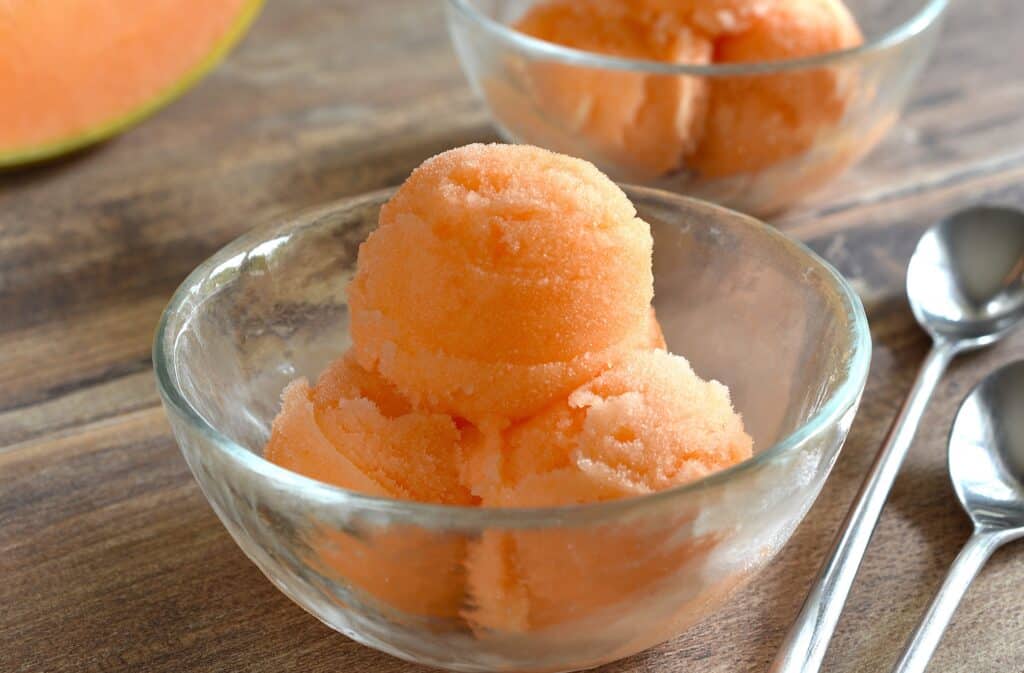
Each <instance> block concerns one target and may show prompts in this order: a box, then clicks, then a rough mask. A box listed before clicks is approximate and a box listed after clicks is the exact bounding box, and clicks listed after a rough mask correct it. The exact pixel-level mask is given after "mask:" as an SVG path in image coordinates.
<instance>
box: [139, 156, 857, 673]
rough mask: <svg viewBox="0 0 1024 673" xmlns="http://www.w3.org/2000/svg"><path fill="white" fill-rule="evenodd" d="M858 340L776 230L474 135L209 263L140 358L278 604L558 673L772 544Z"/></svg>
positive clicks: (376, 643)
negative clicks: (396, 182) (390, 183)
mask: <svg viewBox="0 0 1024 673" xmlns="http://www.w3.org/2000/svg"><path fill="white" fill-rule="evenodd" d="M652 264H653V266H652ZM652 300H653V305H652ZM869 350H870V346H869V340H868V337H867V329H866V324H865V320H864V315H863V311H862V309H861V306H860V303H859V302H858V300H857V299H856V297H855V295H854V294H853V293H852V292H851V291H850V289H849V287H848V286H847V285H846V283H845V282H844V281H843V280H842V279H841V277H839V276H838V275H837V274H836V273H835V272H834V271H833V270H832V269H831V268H830V267H828V266H827V265H826V264H825V263H824V262H822V261H821V260H819V259H818V258H817V257H815V256H814V255H813V253H811V252H809V251H808V250H806V249H805V248H803V247H801V246H800V245H799V244H796V243H794V242H792V241H789V240H788V239H786V238H785V237H783V236H781V235H779V234H776V233H774V232H773V231H772V230H771V229H770V228H768V227H766V226H764V225H762V224H760V223H758V222H756V221H754V220H751V219H748V218H746V217H744V216H741V215H738V214H736V213H732V212H730V211H726V210H722V209H719V208H716V207H714V206H709V205H706V204H702V203H700V202H697V201H691V200H687V199H684V198H682V197H677V196H672V195H669V194H666V193H662V192H657V191H651V190H645V189H640V188H629V189H627V190H625V191H624V190H623V189H622V188H620V187H618V186H617V185H615V184H614V183H613V182H611V181H610V180H609V179H608V178H607V177H605V176H604V175H603V174H602V173H601V172H600V171H598V170H597V169H596V168H595V167H594V166H593V165H591V164H589V163H587V162H585V161H581V160H579V159H573V158H570V157H567V156H564V155H559V154H555V153H553V152H549V151H546V150H541V149H538V148H535V147H530V146H510V145H470V146H467V147H463V148H459V149H456V150H452V151H449V152H445V153H443V154H441V155H438V156H436V157H434V158H432V159H429V160H427V161H426V162H424V164H423V165H422V166H420V167H419V168H418V169H416V170H415V171H413V173H412V175H411V176H410V177H409V179H408V180H407V181H406V182H405V184H403V185H402V186H401V187H400V188H399V189H398V190H397V191H394V192H392V191H386V192H378V193H373V194H369V195H366V196H365V197H359V198H355V199H349V200H346V201H343V202H340V203H337V204H333V205H331V206H328V207H325V208H322V209H319V210H317V211H313V212H310V213H307V214H305V215H302V216H299V217H298V218H296V219H295V220H293V221H290V222H287V223H285V224H282V225H278V226H275V227H270V228H266V229H262V230H258V231H254V232H253V233H251V234H249V235H247V236H245V237H243V238H242V239H239V240H238V241H236V242H235V243H233V244H231V245H229V246H228V247H227V248H225V249H224V250H222V251H221V252H220V253H218V254H217V255H215V256H214V257H213V258H212V259H211V260H209V261H207V262H206V263H204V264H203V265H202V266H200V268H199V269H197V270H196V271H195V272H194V273H193V274H192V276H190V277H189V279H188V280H186V282H185V284H184V285H183V286H182V288H181V289H180V290H179V291H178V293H177V294H176V295H175V298H174V299H173V300H172V303H171V305H170V306H169V307H168V310H167V311H166V312H165V315H164V317H163V320H162V322H161V326H160V328H159V330H158V334H157V341H156V344H155V347H154V357H155V361H156V365H157V370H158V379H159V382H160V389H161V392H162V394H163V397H164V400H165V404H166V407H167V410H168V414H169V417H170V419H171V422H172V426H173V427H174V429H175V434H176V436H177V438H178V440H179V443H180V445H181V447H182V451H183V453H184V454H185V457H186V459H187V460H188V463H189V466H190V467H191V469H192V471H193V473H194V474H195V476H196V478H197V480H198V481H199V483H200V485H201V486H202V487H203V492H204V493H205V494H206V495H207V497H208V498H209V500H210V502H211V504H212V505H213V506H214V509H215V510H216V511H217V513H218V514H219V515H220V517H221V519H222V520H223V521H224V523H225V526H226V527H227V528H228V530H229V531H230V532H231V534H232V535H233V536H234V537H235V539H236V541H238V543H239V545H240V546H241V547H242V549H243V550H244V551H245V552H246V554H248V555H249V557H250V558H251V559H252V560H253V561H254V562H255V563H256V564H257V565H258V566H259V567H260V568H261V569H262V570H263V572H264V573H265V574H266V575H267V576H268V577H269V578H270V579H271V580H272V581H273V582H274V583H275V584H276V585H277V586H278V587H279V588H280V589H281V590H282V591H284V592H285V593H286V594H287V595H288V596H290V597H291V598H292V599H293V600H295V601H296V602H298V603H299V604H300V605H302V606H303V607H304V608H305V609H307V610H308V611H310V612H312V613H313V614H314V615H316V616H317V617H318V618H320V619H321V620H322V621H324V622H325V623H327V624H328V625H330V626H332V627H333V628H335V629H337V630H339V631H341V632H342V633H344V634H346V635H348V636H350V637H352V638H354V639H356V640H358V641H360V642H362V643H365V644H367V645H369V646H371V647H376V648H378V649H381V650H384V651H386V652H389V653H391V654H394V655H396V656H399V657H403V658H406V659H409V660H412V661H417V662H419V663H424V664H428V665H433V666H439V667H442V668H450V669H452V670H459V671H566V670H576V669H580V668H586V667H591V666H595V665H598V664H601V663H604V662H607V661H611V660H613V659H617V658H620V657H623V656H627V655H629V654H632V653H634V652H637V651H639V650H642V649H644V648H646V647H649V646H651V645H653V644H655V643H658V642H661V641H663V640H666V639H668V638H671V637H673V636H675V635H677V634H678V633H680V632H682V631H683V630H685V629H686V628H687V627H689V626H690V625H692V624H694V623H695V622H697V621H698V620H700V619H701V618H703V617H704V616H706V615H708V614H710V613H711V612H712V611H713V610H714V609H715V608H716V607H717V606H718V605H719V604H720V603H721V602H722V601H724V600H725V599H726V597H728V596H729V595H730V594H731V593H733V591H734V589H736V588H737V587H739V586H740V585H742V584H744V583H746V582H747V581H748V580H749V579H750V578H751V577H753V576H754V575H755V574H756V572H757V571H758V570H759V569H760V568H761V567H763V566H764V565H765V564H766V563H767V562H768V561H769V560H770V559H771V558H772V557H773V556H774V555H775V554H776V553H777V552H778V550H779V549H780V548H781V546H782V545H783V544H784V543H785V541H786V539H787V538H788V537H789V535H790V534H791V532H792V531H793V529H794V528H795V526H796V525H797V523H798V522H799V521H800V519H801V518H802V516H803V514H804V513H805V512H806V511H807V509H808V508H809V506H810V505H811V503H812V502H813V500H814V498H815V496H816V495H817V493H818V491H819V489H820V487H821V484H822V482H823V481H824V479H825V477H826V476H827V474H828V471H829V469H830V468H831V465H832V462H833V461H834V459H835V456H836V454H837V452H838V450H839V447H840V446H841V444H842V441H843V440H844V439H845V436H846V432H847V430H848V427H849V423H850V421H851V420H852V417H853V414H854V413H855V410H856V406H857V403H858V401H859V396H860V393H861V390H862V389H863V385H864V380H865V377H866V373H867V364H868V359H869V357H870V355H869ZM676 353H678V354H676ZM684 356H685V357H684ZM282 390H283V394H282Z"/></svg>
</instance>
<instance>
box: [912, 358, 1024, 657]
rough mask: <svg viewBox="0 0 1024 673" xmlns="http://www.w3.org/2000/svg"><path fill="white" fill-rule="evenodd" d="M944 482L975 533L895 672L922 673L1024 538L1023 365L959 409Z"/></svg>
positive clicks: (1008, 369) (993, 379)
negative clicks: (1003, 554)
mask: <svg viewBox="0 0 1024 673" xmlns="http://www.w3.org/2000/svg"><path fill="white" fill-rule="evenodd" d="M949 476H950V478H951V479H952V480H953V488H954V489H955V490H956V496H957V497H958V498H959V499H960V504H961V505H963V507H964V509H965V510H967V514H968V516H970V517H971V521H973V522H974V534H973V535H972V536H971V538H970V539H969V540H968V541H967V544H966V545H964V548H963V550H962V551H961V552H960V555H959V556H957V557H956V560H955V561H954V562H953V567H952V568H950V569H949V574H948V575H946V580H945V582H943V583H942V588H941V589H939V593H938V594H936V596H935V598H934V599H933V600H932V604H931V606H929V608H928V612H926V613H925V615H924V617H923V618H922V619H921V623H920V624H919V625H918V627H917V631H916V632H914V635H913V636H912V637H911V638H910V640H908V641H907V647H906V650H904V652H903V656H902V657H900V660H899V661H898V662H897V663H896V667H895V668H893V669H892V670H893V673H923V671H924V670H925V667H927V666H928V660H929V659H931V658H932V653H934V652H935V648H936V647H937V646H938V644H939V640H940V639H941V638H942V633H943V632H944V631H945V630H946V626H947V625H948V624H949V620H950V618H951V617H952V616H953V612H954V611H956V606H957V605H959V603H960V599H961V598H962V597H963V595H964V593H965V592H966V591H967V587H968V585H970V583H971V580H973V579H974V577H975V576H976V575H977V574H978V571H979V570H981V567H982V566H983V565H984V564H985V561H987V560H988V558H989V556H991V555H992V552H994V551H995V550H996V549H998V548H999V547H1001V546H1002V545H1004V544H1006V543H1007V542H1009V541H1011V540H1016V539H1018V538H1021V537H1024V360H1018V361H1017V362H1014V363H1013V364H1010V365H1007V366H1005V367H1003V368H1002V369H999V370H998V371H996V372H995V373H993V374H990V375H989V376H988V378H986V379H985V380H984V381H982V382H981V383H980V384H978V386H976V387H975V388H974V390H972V391H971V394H970V395H968V396H967V399H965V400H964V401H963V404H961V405H960V410H959V411H958V412H957V414H956V420H955V421H954V422H953V430H952V431H951V432H950V434H949Z"/></svg>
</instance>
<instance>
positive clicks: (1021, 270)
mask: <svg viewBox="0 0 1024 673" xmlns="http://www.w3.org/2000/svg"><path fill="white" fill-rule="evenodd" d="M907 297H908V298H909V300H910V308H911V309H912V310H913V312H914V316H915V317H916V318H917V321H918V322H919V323H920V324H921V326H922V327H923V328H924V329H925V330H927V331H928V332H929V334H931V335H932V337H933V338H934V339H936V340H940V339H941V340H946V341H957V342H959V343H960V350H961V351H963V350H971V349H973V348H978V347H981V346H986V345H988V344H990V343H992V342H993V341H995V340H997V339H998V338H999V337H1000V336H1002V335H1003V334H1004V333H1005V332H1006V331H1008V330H1009V329H1010V328H1012V327H1013V326H1014V325H1016V324H1017V323H1018V322H1019V321H1020V320H1021V318H1022V317H1024V213H1022V212H1021V211H1018V210H1013V209H1009V208H999V207H992V206H976V207H973V208H967V209H965V210H961V211H959V212H957V213H954V214H953V215H950V216H949V217H947V218H946V219H944V220H942V221H940V222H939V223H938V224H936V225H935V226H933V227H931V228H930V229H929V230H928V231H927V232H926V233H925V235H924V236H922V237H921V240H920V241H919V242H918V244H917V249H916V250H915V251H914V255H913V257H912V258H911V260H910V265H909V267H908V268H907Z"/></svg>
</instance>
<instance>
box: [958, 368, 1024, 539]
mask: <svg viewBox="0 0 1024 673" xmlns="http://www.w3.org/2000/svg"><path fill="white" fill-rule="evenodd" d="M949 474H950V477H951V478H952V480H953V488H954V489H955V490H956V495H957V497H958V498H959V499H960V503H961V504H962V505H963V507H964V509H965V510H966V511H967V514H968V515H969V516H970V517H971V519H972V520H973V521H974V524H975V526H977V527H981V528H998V529H1007V528H1024V360H1019V361H1017V362H1014V363H1013V364H1010V365H1007V366H1006V367H1003V368H1002V369H1000V370H998V371H997V372H995V373H994V374H992V375H991V376H989V377H988V378H986V379H985V380H984V381H982V382H981V383H980V384H978V385H977V386H976V387H975V388H974V390H972V391H971V393H970V395H968V396H967V399H965V400H964V402H963V404H962V405H961V406H960V411H959V412H957V416H956V420H955V421H954V423H953V429H952V430H951V432H950V435H949Z"/></svg>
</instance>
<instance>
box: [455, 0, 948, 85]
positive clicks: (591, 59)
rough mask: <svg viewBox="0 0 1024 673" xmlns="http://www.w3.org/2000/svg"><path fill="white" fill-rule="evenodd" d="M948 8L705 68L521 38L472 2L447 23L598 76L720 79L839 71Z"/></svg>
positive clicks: (463, 2)
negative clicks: (768, 56)
mask: <svg viewBox="0 0 1024 673" xmlns="http://www.w3.org/2000/svg"><path fill="white" fill-rule="evenodd" d="M950 2H951V0H926V1H925V3H924V5H923V6H922V7H921V8H920V9H919V10H918V11H917V12H916V13H915V14H914V15H913V16H911V17H910V18H909V19H907V20H906V21H904V22H903V23H900V24H898V25H896V26H894V27H892V28H890V29H889V30H887V31H885V32H884V33H882V34H881V35H879V36H878V37H876V38H874V39H873V40H870V41H867V42H864V43H863V44H860V45H857V46H855V47H848V48H846V49H838V50H835V51H829V52H826V53H824V54H818V55H816V56H804V57H801V58H791V59H780V60H777V61H756V62H751V63H718V64H709V65H695V64H685V63H665V62H663V61H651V60H648V59H639V58H625V57H621V56H609V55H607V54H599V53H596V52H592V51H585V50H582V49H574V48H572V47H566V46H563V45H560V44H555V43H554V42H547V41H546V40H541V39H539V38H536V37H532V36H530V35H527V34H526V33H522V32H520V31H518V30H516V29H515V28H512V27H511V26H509V25H506V24H504V23H502V22H500V21H498V20H496V19H493V18H491V17H489V16H487V15H486V14H484V13H483V12H481V11H479V10H478V9H477V8H476V7H475V6H474V3H473V0H448V9H449V19H450V18H451V16H452V12H455V13H458V14H459V15H461V16H462V17H463V18H465V19H468V20H469V21H470V22H472V23H473V24H475V25H476V27H477V28H478V29H480V30H483V31H484V32H486V33H487V34H488V35H490V36H491V37H492V38H494V39H496V40H498V41H499V42H502V43H504V44H505V45H508V46H511V47H514V48H516V49H518V50H520V51H523V52H526V53H528V54H530V55H531V56H534V57H540V58H545V59H548V60H552V61H558V62H561V63H565V64H568V65H576V66H584V67H591V68H600V69H602V70H627V71H631V72H644V73H651V74H659V75H699V76H702V77H722V76H736V75H756V74H764V73H773V72H784V71H790V70H802V69H806V68H818V67H822V66H831V65H839V64H843V63H846V62H848V61H853V60H856V59H859V58H861V57H863V56H867V55H869V54H874V53H876V52H882V51H886V50H888V49H892V48H895V47H898V46H900V45H902V44H903V43H905V42H907V41H909V40H911V39H913V38H914V37H916V36H917V35H920V34H921V33H923V32H925V31H926V30H928V29H929V28H930V27H931V26H933V25H934V24H935V23H937V22H938V21H939V20H941V19H942V17H943V16H944V15H945V12H946V10H947V9H948V8H949V5H950Z"/></svg>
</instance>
